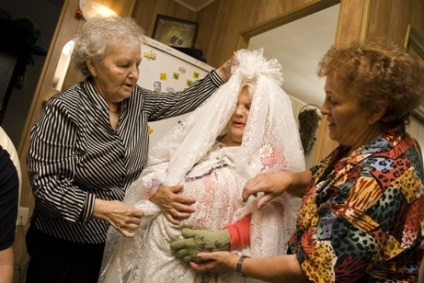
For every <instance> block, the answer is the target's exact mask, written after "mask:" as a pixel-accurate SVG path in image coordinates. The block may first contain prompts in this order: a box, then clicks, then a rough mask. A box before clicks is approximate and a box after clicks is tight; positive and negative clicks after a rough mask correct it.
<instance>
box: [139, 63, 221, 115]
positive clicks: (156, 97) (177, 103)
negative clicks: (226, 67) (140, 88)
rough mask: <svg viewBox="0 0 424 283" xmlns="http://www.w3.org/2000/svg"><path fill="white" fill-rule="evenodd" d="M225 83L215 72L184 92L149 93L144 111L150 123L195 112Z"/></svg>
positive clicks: (146, 96)
mask: <svg viewBox="0 0 424 283" xmlns="http://www.w3.org/2000/svg"><path fill="white" fill-rule="evenodd" d="M223 83H224V82H223V81H222V79H221V77H220V76H219V75H218V74H217V73H216V71H215V70H213V71H211V72H210V73H209V74H208V75H207V76H206V77H204V78H203V79H201V80H198V81H196V82H195V83H194V84H193V85H192V86H190V87H188V88H186V89H184V90H183V91H180V92H176V93H171V94H164V93H163V94H157V93H155V92H153V91H149V92H147V93H146V95H145V97H144V98H145V102H144V105H143V111H145V112H146V113H147V115H148V117H149V121H156V120H161V119H165V118H169V117H174V116H178V115H182V114H185V113H188V112H191V111H193V110H194V109H196V107H197V106H199V105H200V104H201V103H202V102H203V101H205V100H206V99H207V98H209V97H210V96H211V95H212V94H213V93H214V92H215V91H216V90H217V89H218V87H220V86H221V85H222V84H223Z"/></svg>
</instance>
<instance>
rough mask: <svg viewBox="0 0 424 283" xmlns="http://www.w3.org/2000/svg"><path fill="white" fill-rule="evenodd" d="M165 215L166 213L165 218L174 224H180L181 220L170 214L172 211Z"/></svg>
mask: <svg viewBox="0 0 424 283" xmlns="http://www.w3.org/2000/svg"><path fill="white" fill-rule="evenodd" d="M164 215H165V218H166V219H167V220H168V221H169V222H171V223H172V224H174V225H180V223H181V222H180V221H179V220H178V219H175V218H174V217H173V216H172V214H170V213H164Z"/></svg>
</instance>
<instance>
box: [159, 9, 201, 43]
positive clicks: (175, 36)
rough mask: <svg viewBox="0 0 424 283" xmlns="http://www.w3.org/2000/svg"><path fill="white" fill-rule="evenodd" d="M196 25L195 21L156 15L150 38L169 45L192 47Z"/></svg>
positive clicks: (197, 25)
mask: <svg viewBox="0 0 424 283" xmlns="http://www.w3.org/2000/svg"><path fill="white" fill-rule="evenodd" d="M198 27H199V24H198V23H197V22H192V21H187V20H183V19H177V18H173V17H168V16H163V15H157V17H156V22H155V26H154V29H153V35H152V38H153V39H156V40H157V41H160V42H162V43H164V44H166V45H170V46H175V47H184V48H193V46H194V42H195V40H196V35H197V29H198Z"/></svg>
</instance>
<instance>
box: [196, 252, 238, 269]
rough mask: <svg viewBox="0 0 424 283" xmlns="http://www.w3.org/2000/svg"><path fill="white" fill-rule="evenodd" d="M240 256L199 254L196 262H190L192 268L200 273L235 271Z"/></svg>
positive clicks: (216, 253) (222, 253) (221, 253)
mask: <svg viewBox="0 0 424 283" xmlns="http://www.w3.org/2000/svg"><path fill="white" fill-rule="evenodd" d="M239 257H240V256H239V255H236V254H234V253H230V252H213V253H199V254H198V255H197V258H198V260H197V261H196V262H193V261H192V262H190V266H191V268H193V269H194V270H196V271H198V272H205V271H210V272H214V273H219V272H226V271H235V270H236V265H237V261H238V259H239Z"/></svg>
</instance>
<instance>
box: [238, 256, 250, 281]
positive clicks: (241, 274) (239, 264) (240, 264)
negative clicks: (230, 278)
mask: <svg viewBox="0 0 424 283" xmlns="http://www.w3.org/2000/svg"><path fill="white" fill-rule="evenodd" d="M248 257H249V256H247V255H241V256H240V257H239V259H238V261H237V264H236V272H237V273H238V274H239V275H240V276H243V277H246V275H244V274H243V272H242V266H243V261H244V260H245V259H246V258H248Z"/></svg>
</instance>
